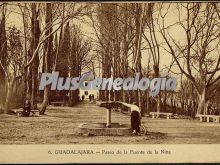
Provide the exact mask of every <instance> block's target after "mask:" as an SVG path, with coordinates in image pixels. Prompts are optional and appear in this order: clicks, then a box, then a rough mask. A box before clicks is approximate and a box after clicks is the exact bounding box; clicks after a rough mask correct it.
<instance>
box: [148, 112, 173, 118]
mask: <svg viewBox="0 0 220 165" xmlns="http://www.w3.org/2000/svg"><path fill="white" fill-rule="evenodd" d="M150 115H151V116H152V119H154V118H158V117H160V116H161V115H164V116H166V118H167V119H170V117H171V116H172V113H165V112H150Z"/></svg>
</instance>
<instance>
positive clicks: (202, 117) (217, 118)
mask: <svg viewBox="0 0 220 165" xmlns="http://www.w3.org/2000/svg"><path fill="white" fill-rule="evenodd" d="M196 117H199V121H200V122H204V121H206V122H208V123H209V122H211V121H213V122H216V123H219V121H220V116H217V115H196ZM211 119H212V120H211Z"/></svg>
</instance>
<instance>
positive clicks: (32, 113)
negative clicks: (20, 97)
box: [11, 108, 39, 116]
mask: <svg viewBox="0 0 220 165" xmlns="http://www.w3.org/2000/svg"><path fill="white" fill-rule="evenodd" d="M11 111H12V112H14V113H15V114H16V115H17V116H21V113H22V112H23V109H22V108H19V109H12V110H11ZM36 113H38V114H39V110H37V109H32V110H31V112H30V116H34V115H35V114H36Z"/></svg>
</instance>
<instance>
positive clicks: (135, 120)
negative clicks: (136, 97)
mask: <svg viewBox="0 0 220 165" xmlns="http://www.w3.org/2000/svg"><path fill="white" fill-rule="evenodd" d="M130 108H131V129H132V133H133V134H137V133H139V132H140V120H141V112H140V108H139V107H138V106H137V103H136V102H133V104H131V105H130Z"/></svg>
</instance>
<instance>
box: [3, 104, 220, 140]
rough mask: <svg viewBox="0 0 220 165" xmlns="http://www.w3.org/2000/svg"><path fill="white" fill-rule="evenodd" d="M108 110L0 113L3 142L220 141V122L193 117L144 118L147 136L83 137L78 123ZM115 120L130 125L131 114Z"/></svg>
mask: <svg viewBox="0 0 220 165" xmlns="http://www.w3.org/2000/svg"><path fill="white" fill-rule="evenodd" d="M105 121H106V109H104V108H102V107H98V106H96V105H95V104H93V103H88V102H86V103H83V104H79V105H77V106H75V107H53V106H49V107H48V109H47V111H46V115H43V116H36V117H27V118H24V117H17V116H14V115H5V114H2V115H0V130H1V131H0V143H1V144H186V143H188V144H190V143H191V144H210V143H220V123H205V122H204V123H200V122H199V121H198V120H189V119H170V120H166V119H150V118H147V117H143V118H142V121H143V123H144V125H145V126H146V128H147V130H148V131H149V133H148V134H147V135H145V136H133V135H130V136H80V135H78V132H77V131H78V129H77V127H78V125H79V124H80V123H89V122H105ZM112 122H119V123H123V124H129V122H130V118H129V116H128V115H125V114H121V113H119V112H112Z"/></svg>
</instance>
